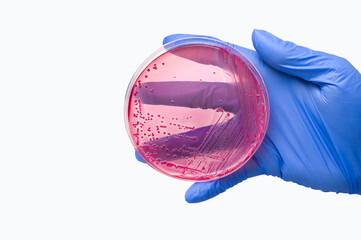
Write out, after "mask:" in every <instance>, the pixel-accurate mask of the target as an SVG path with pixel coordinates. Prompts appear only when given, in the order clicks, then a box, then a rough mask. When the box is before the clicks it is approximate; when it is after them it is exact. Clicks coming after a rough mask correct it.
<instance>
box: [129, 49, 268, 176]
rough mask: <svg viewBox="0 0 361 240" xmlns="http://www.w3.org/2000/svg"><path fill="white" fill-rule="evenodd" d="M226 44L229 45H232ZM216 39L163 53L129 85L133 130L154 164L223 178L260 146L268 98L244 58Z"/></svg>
mask: <svg viewBox="0 0 361 240" xmlns="http://www.w3.org/2000/svg"><path fill="white" fill-rule="evenodd" d="M228 50H229V49H228ZM233 52H234V53H231V52H230V51H227V50H225V49H224V48H221V47H218V46H211V45H201V44H195V45H186V46H180V47H176V48H174V49H171V50H168V51H165V52H164V53H162V54H161V55H160V56H158V57H157V58H156V59H155V60H153V61H151V62H150V64H147V65H146V66H143V68H144V69H142V70H141V71H140V72H139V73H140V74H138V76H135V79H133V84H132V85H131V86H130V87H129V89H128V93H127V94H128V95H127V98H126V99H127V101H128V102H127V104H128V106H127V110H128V112H127V114H128V119H127V120H128V125H127V127H128V133H129V135H130V137H131V139H132V142H133V145H134V146H135V148H136V151H137V152H138V153H139V154H140V156H141V157H142V158H143V159H144V160H145V161H146V162H147V163H148V164H149V165H150V166H152V167H153V168H155V169H156V170H158V171H160V172H162V173H164V174H167V175H169V176H172V177H175V178H180V179H187V180H192V181H208V180H213V179H217V178H220V177H223V176H225V175H227V174H229V173H231V172H233V171H235V170H237V169H238V168H239V167H241V166H242V165H243V164H244V163H245V162H246V161H247V160H248V159H249V158H250V157H251V156H252V155H253V154H254V152H255V151H256V150H257V148H258V146H259V145H260V143H261V141H262V139H263V137H264V135H265V131H266V128H267V123H268V113H269V109H268V100H267V95H266V92H265V90H264V89H265V88H264V85H263V82H262V80H261V78H260V76H259V75H258V73H257V72H256V71H255V70H254V69H253V70H252V68H251V67H250V64H249V63H246V61H247V60H246V59H245V58H244V57H242V58H243V60H242V59H241V57H240V55H239V54H237V52H235V50H234V51H233Z"/></svg>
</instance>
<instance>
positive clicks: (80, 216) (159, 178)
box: [0, 0, 361, 240]
mask: <svg viewBox="0 0 361 240" xmlns="http://www.w3.org/2000/svg"><path fill="white" fill-rule="evenodd" d="M358 2H359V1H356V0H354V1H345V0H343V1H334V2H333V1H316V0H313V1H300V2H295V1H276V0H274V1H266V0H265V1H256V0H248V1H241V0H238V1H226V0H222V1H219V0H218V1H211V0H209V1H197V0H191V1H186V0H183V1H169V0H168V1H159V0H149V1H145V0H144V1H135V0H134V1H130V0H128V1H122V0H118V1H90V0H87V1H75V0H72V1H66V0H63V1H6V0H3V1H1V2H0V239H2V240H6V239H37V240H38V239H87V240H88V239H257V238H262V239H306V238H308V239H328V238H331V239H337V238H338V239H341V238H342V239H352V238H353V239H360V224H361V222H360V216H361V197H360V196H358V195H348V194H338V195H337V194H335V193H323V192H321V191H314V190H310V189H307V188H305V187H301V186H298V185H297V184H294V183H288V182H283V181H282V180H280V179H276V178H273V177H265V176H262V177H257V178H253V179H249V180H247V181H245V182H243V183H241V184H239V185H237V186H236V187H234V188H232V189H230V190H228V191H227V192H226V193H224V194H222V195H220V196H218V197H216V198H214V199H212V200H209V201H207V202H204V203H201V204H188V203H186V202H185V201H184V193H185V191H186V189H187V188H188V187H189V186H190V184H191V183H190V182H184V181H180V180H175V179H171V178H169V177H166V176H164V175H162V174H160V173H158V172H156V171H154V170H153V169H151V168H150V167H148V166H147V165H145V164H141V163H139V162H137V161H136V160H135V158H134V150H133V147H132V145H131V143H130V141H129V140H128V136H127V134H126V131H125V127H124V121H123V111H124V109H123V104H124V96H125V92H126V87H127V84H128V82H129V80H130V79H131V77H132V74H133V73H134V71H135V70H136V69H137V67H138V66H139V64H140V63H141V62H142V61H143V60H144V59H145V58H146V57H147V56H148V55H149V54H151V53H152V52H153V51H154V50H156V49H158V48H159V47H160V46H161V43H162V39H163V37H165V36H166V35H168V34H172V33H194V34H205V35H211V36H216V37H219V38H221V39H223V40H225V41H229V42H233V43H236V44H238V45H241V46H244V47H248V48H253V47H252V42H251V33H252V30H253V29H254V28H260V29H265V30H268V31H270V32H272V33H274V34H276V35H277V36H279V37H281V38H283V39H287V40H291V41H294V42H296V43H298V44H301V45H304V46H308V47H311V48H314V49H317V50H323V51H326V52H330V53H334V54H336V55H340V56H342V57H345V58H347V59H348V60H349V61H350V62H351V63H353V65H354V66H355V67H356V68H358V69H361V57H360V42H361V34H360V22H361V17H360V11H359V9H360V8H359V3H358Z"/></svg>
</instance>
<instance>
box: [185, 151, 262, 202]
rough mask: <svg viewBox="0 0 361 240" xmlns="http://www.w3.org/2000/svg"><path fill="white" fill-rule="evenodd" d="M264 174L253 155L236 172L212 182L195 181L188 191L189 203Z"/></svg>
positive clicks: (186, 195)
mask: <svg viewBox="0 0 361 240" xmlns="http://www.w3.org/2000/svg"><path fill="white" fill-rule="evenodd" d="M261 174H263V172H262V169H261V168H260V167H259V165H258V163H257V160H256V159H255V158H254V157H252V158H251V159H250V160H249V161H248V162H247V163H246V164H245V165H243V166H242V167H241V168H240V169H239V170H237V171H236V172H234V173H232V174H230V175H228V176H226V177H224V178H221V179H218V180H215V181H211V182H200V183H194V184H193V185H192V186H191V187H190V188H189V189H188V190H187V192H186V194H185V199H186V201H187V202H188V203H198V202H203V201H206V200H208V199H210V198H213V197H215V196H217V195H219V194H220V193H223V192H224V191H226V190H227V189H229V188H231V187H233V186H235V185H236V184H238V183H240V182H242V181H244V180H246V179H248V178H251V177H255V176H258V175H261Z"/></svg>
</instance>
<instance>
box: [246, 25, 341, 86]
mask: <svg viewBox="0 0 361 240" xmlns="http://www.w3.org/2000/svg"><path fill="white" fill-rule="evenodd" d="M252 41H253V46H254V47H255V49H256V51H257V52H258V54H259V55H260V56H261V58H262V59H263V60H264V61H265V62H266V63H267V64H269V65H270V66H271V67H273V68H274V69H276V70H278V71H281V72H284V73H287V74H289V75H292V76H295V77H298V78H301V79H304V80H307V81H311V82H313V83H315V84H317V85H319V86H323V85H328V84H330V85H335V84H336V83H335V82H334V81H335V78H333V77H329V74H333V73H334V72H337V71H339V68H340V67H341V68H343V67H345V63H344V59H342V58H340V57H337V56H335V55H332V54H328V53H324V52H320V51H314V50H311V49H309V48H306V47H302V46H298V45H296V44H294V43H292V42H289V41H283V40H281V39H280V38H278V37H276V36H274V35H272V34H271V33H268V32H266V31H264V30H254V31H253V34H252ZM335 63H337V64H335Z"/></svg>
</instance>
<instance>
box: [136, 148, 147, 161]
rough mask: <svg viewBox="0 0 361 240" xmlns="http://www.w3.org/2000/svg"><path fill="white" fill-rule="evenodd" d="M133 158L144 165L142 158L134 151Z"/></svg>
mask: <svg viewBox="0 0 361 240" xmlns="http://www.w3.org/2000/svg"><path fill="white" fill-rule="evenodd" d="M135 158H136V159H137V160H138V161H139V162H142V163H146V162H145V161H144V160H143V158H142V157H141V156H140V155H139V153H138V152H137V151H135Z"/></svg>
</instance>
